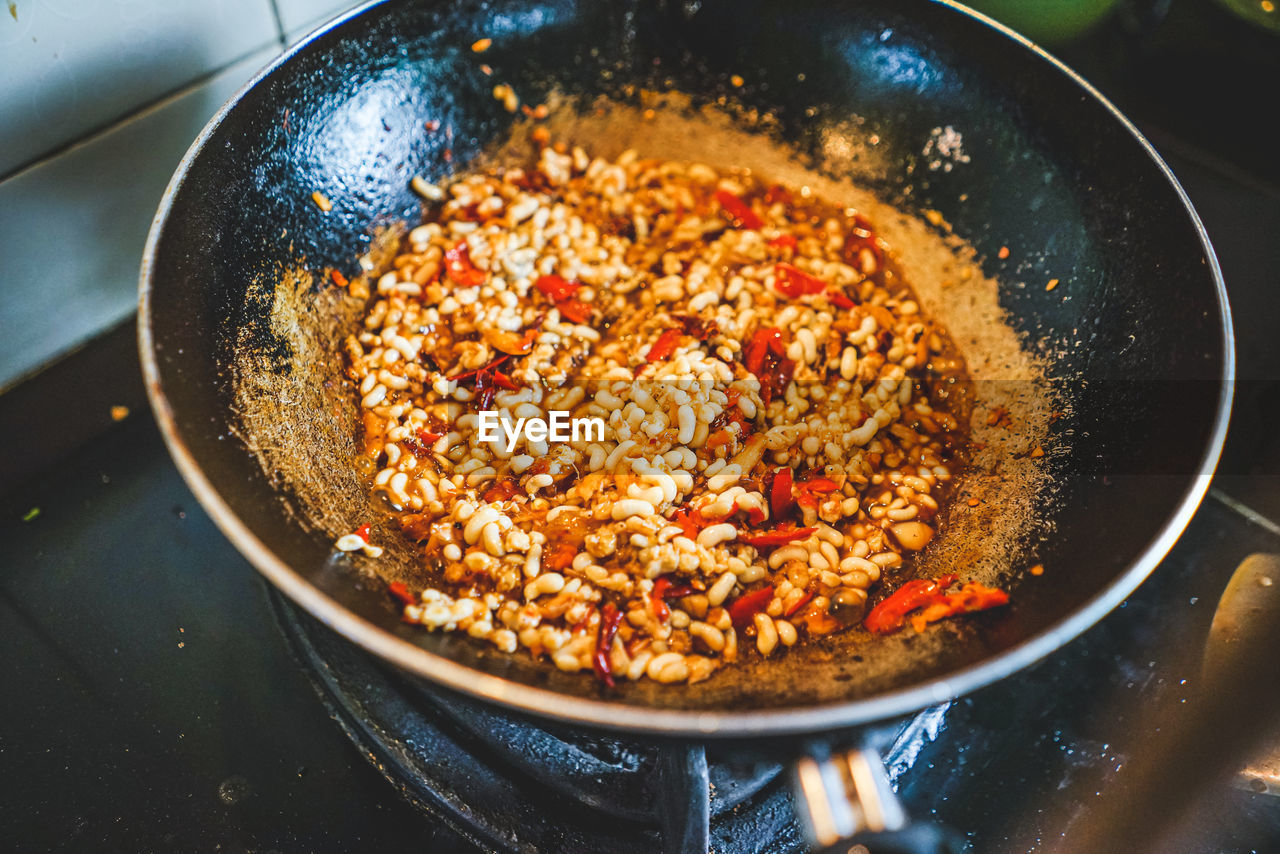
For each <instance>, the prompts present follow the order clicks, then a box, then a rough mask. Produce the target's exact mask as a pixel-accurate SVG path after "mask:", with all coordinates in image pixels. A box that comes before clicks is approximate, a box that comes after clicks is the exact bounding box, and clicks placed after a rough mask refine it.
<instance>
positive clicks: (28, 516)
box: [22, 507, 40, 522]
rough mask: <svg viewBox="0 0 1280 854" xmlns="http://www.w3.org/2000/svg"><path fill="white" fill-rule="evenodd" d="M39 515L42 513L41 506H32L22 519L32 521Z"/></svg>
mask: <svg viewBox="0 0 1280 854" xmlns="http://www.w3.org/2000/svg"><path fill="white" fill-rule="evenodd" d="M39 515H40V508H39V507H32V508H31V509H30V510H28V511H27V513H26V515H25V516H23V517H22V521H24V522H30V521H31V520H32V519H34V518H36V517H37V516H39Z"/></svg>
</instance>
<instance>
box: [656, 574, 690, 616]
mask: <svg viewBox="0 0 1280 854" xmlns="http://www.w3.org/2000/svg"><path fill="white" fill-rule="evenodd" d="M693 592H694V589H693V588H692V587H691V586H689V585H688V584H676V585H673V584H672V583H671V579H670V578H668V577H667V576H665V575H664V576H662V577H661V578H659V579H658V580H657V581H655V582H653V590H652V591H651V592H650V593H649V601H650V602H651V603H652V604H653V613H654V615H655V616H657V618H658V619H659V620H660V621H661V622H664V623H665V622H666V621H667V619H668V618H670V616H671V608H670V607H669V606H668V605H667V601H666V600H668V599H679V598H680V597H681V596H688V595H689V594H690V593H693Z"/></svg>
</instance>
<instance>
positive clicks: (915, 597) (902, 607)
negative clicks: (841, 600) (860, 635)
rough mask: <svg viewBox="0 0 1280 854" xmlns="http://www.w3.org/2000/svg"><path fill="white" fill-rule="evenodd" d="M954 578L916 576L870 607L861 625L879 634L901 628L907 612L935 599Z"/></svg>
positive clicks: (947, 576)
mask: <svg viewBox="0 0 1280 854" xmlns="http://www.w3.org/2000/svg"><path fill="white" fill-rule="evenodd" d="M955 580H956V577H955V576H954V575H943V576H941V577H939V578H935V579H932V580H929V579H925V578H916V579H913V580H911V581H908V582H907V583H906V584H904V585H902V586H901V587H899V588H898V589H897V590H895V591H893V593H891V594H890V595H889V597H888V598H887V599H885V600H884V601H882V602H881V603H880V604H878V605H876V606H875V607H874V608H872V609H871V613H869V614H867V617H866V619H865V620H863V621H862V625H864V626H866V628H867V631H870V632H875V633H876V634H880V635H887V634H891V633H893V632H896V631H897V630H898V629H900V628H902V626H903V622H904V621H905V619H906V616H907V614H908V613H910V612H911V611H914V610H916V609H917V608H923V607H925V606H926V605H930V604H932V603H933V602H935V601H937V598H936V597H937V596H938V594H940V593H941V592H942V591H943V590H945V589H946V588H948V587H950V586H951V584H952V583H953V582H955Z"/></svg>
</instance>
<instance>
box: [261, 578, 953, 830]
mask: <svg viewBox="0 0 1280 854" xmlns="http://www.w3.org/2000/svg"><path fill="white" fill-rule="evenodd" d="M268 594H269V598H270V600H271V606H272V610H273V612H274V614H275V617H276V620H277V622H278V624H279V625H280V627H281V630H282V631H283V632H284V634H285V637H286V638H287V640H288V642H289V645H290V648H291V650H292V651H293V653H294V656H295V657H296V658H297V659H298V661H299V662H300V663H301V664H302V665H303V667H304V669H305V670H306V671H307V673H308V675H309V676H310V677H311V679H312V682H313V684H314V685H315V687H316V689H317V691H318V692H319V693H320V695H321V698H322V699H323V701H324V703H325V705H326V706H327V707H328V709H329V712H330V714H331V715H332V716H333V717H334V719H336V720H337V721H338V723H339V725H340V726H341V727H342V729H343V731H344V732H346V734H347V736H348V737H349V738H350V739H351V740H352V741H353V742H355V744H356V746H357V747H358V748H359V749H360V751H361V753H362V754H364V756H365V757H366V758H367V759H368V760H369V761H370V762H371V763H373V765H374V766H375V767H376V768H377V769H378V770H379V771H380V772H382V774H383V776H385V777H386V778H387V779H388V780H389V781H390V782H391V784H392V785H393V786H395V788H396V790H397V791H398V792H400V794H401V795H403V796H404V797H405V798H407V799H408V800H409V801H410V802H412V803H414V804H415V805H417V806H418V807H419V808H420V809H422V810H423V811H425V812H427V813H428V814H430V815H432V816H435V817H437V818H439V819H441V820H443V821H444V822H446V823H447V824H448V825H449V826H450V827H452V828H453V829H454V830H455V831H457V832H458V833H459V834H461V835H462V836H464V837H466V838H467V839H468V840H470V841H471V842H473V843H475V844H476V845H479V846H481V847H483V848H486V849H494V850H500V851H610V852H618V854H625V852H633V851H634V852H640V851H653V850H662V851H666V852H672V854H685V853H686V852H687V854H706V852H707V851H709V850H714V851H716V852H770V854H773V852H779V854H780V853H781V852H793V851H801V850H804V849H805V848H806V846H805V843H804V839H803V836H802V835H801V831H800V827H799V825H798V823H797V820H796V816H795V813H794V812H793V810H792V805H791V797H792V795H791V787H790V785H789V782H788V775H787V774H785V773H784V768H783V766H782V765H780V764H778V763H777V762H771V761H768V760H766V759H761V758H758V757H751V756H744V755H743V754H742V752H741V751H734V750H733V749H732V748H729V747H727V746H719V745H714V744H712V745H701V744H688V743H682V742H674V741H673V742H667V743H656V742H655V743H644V742H635V741H628V740H626V739H623V738H615V737H611V736H607V735H601V734H598V733H594V732H591V731H586V730H575V729H570V728H569V727H561V726H557V725H555V724H551V723H544V722H537V723H535V722H533V721H531V720H529V719H526V718H523V717H519V716H515V715H511V714H507V713H504V712H501V711H497V710H494V709H492V708H489V707H487V706H484V705H481V704H478V703H476V702H475V701H473V700H470V699H468V698H465V697H460V696H458V695H455V694H445V693H441V692H439V691H437V690H434V689H430V688H428V687H427V686H426V685H425V683H422V682H420V681H417V680H414V679H412V678H411V677H407V676H405V675H402V674H399V673H396V672H394V671H393V670H391V669H389V668H387V667H385V666H384V665H382V664H380V663H379V662H377V661H376V660H374V659H373V658H372V657H370V656H369V655H368V654H367V653H365V652H363V651H362V650H360V649H359V648H357V647H356V646H355V645H354V644H352V643H350V642H349V641H347V640H346V639H344V638H342V637H340V636H338V635H337V634H335V633H334V632H332V631H331V630H329V629H327V628H325V627H324V626H322V625H321V624H320V623H318V622H317V621H316V620H314V619H313V618H312V617H310V616H309V615H307V614H305V613H303V612H301V611H300V610H298V609H297V608H295V607H294V606H293V605H292V604H291V603H289V602H287V601H286V600H285V599H284V597H283V596H281V595H280V594H279V593H277V592H276V591H275V590H274V589H270V590H269V591H268ZM940 714H941V711H940V710H938V709H932V710H929V711H927V712H925V713H923V714H922V715H921V716H920V718H919V719H917V720H916V721H912V722H910V723H908V724H907V725H906V726H905V728H902V731H901V734H900V736H899V738H898V739H897V740H896V741H895V742H894V744H893V748H892V749H891V751H890V756H889V758H888V762H887V764H888V765H889V767H890V768H891V769H892V772H893V776H894V777H897V776H898V775H900V774H901V773H902V772H903V771H905V770H907V769H909V768H910V765H911V761H912V760H913V759H914V756H915V753H916V752H918V750H919V744H917V743H915V742H916V741H918V740H919V737H921V736H922V735H926V737H927V732H928V731H930V730H932V731H936V720H935V719H936V718H937V717H938V716H939V715H940ZM922 722H924V723H923V725H922ZM930 722H931V723H932V726H930ZM894 731H897V730H896V728H895V730H894Z"/></svg>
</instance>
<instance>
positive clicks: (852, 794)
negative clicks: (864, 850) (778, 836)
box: [792, 748, 963, 854]
mask: <svg viewBox="0 0 1280 854" xmlns="http://www.w3.org/2000/svg"><path fill="white" fill-rule="evenodd" d="M792 783H793V788H794V792H795V807H796V814H797V815H798V816H799V818H800V824H801V826H802V827H803V828H804V831H805V835H806V836H807V837H808V839H809V844H810V846H811V847H812V848H813V850H814V851H832V852H837V851H838V852H840V854H844V852H847V851H849V850H850V848H849V841H850V840H852V839H853V838H854V837H856V840H853V841H857V842H860V843H862V844H864V845H867V846H868V847H869V848H870V850H872V851H874V852H875V854H896V852H902V854H941V852H949V851H959V850H961V847H962V846H963V842H962V841H961V840H958V839H956V837H955V834H953V833H952V832H950V831H948V830H946V829H945V828H943V827H941V826H939V825H936V824H931V823H927V822H924V823H916V824H911V823H910V822H909V820H908V818H907V813H906V810H904V809H903V808H902V804H901V802H900V801H899V800H898V796H897V795H896V794H895V793H894V791H893V785H892V784H891V783H890V782H889V775H888V773H886V771H885V767H884V761H883V760H882V759H881V758H880V754H879V752H877V751H876V750H873V749H870V748H860V749H856V750H848V751H844V752H836V753H831V754H829V755H827V756H826V757H825V758H817V757H815V756H806V757H804V758H802V759H801V760H800V761H798V762H797V763H796V764H795V768H794V771H793V775H792Z"/></svg>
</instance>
